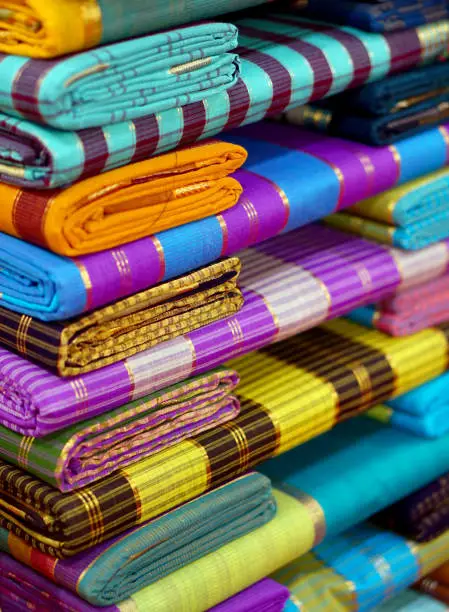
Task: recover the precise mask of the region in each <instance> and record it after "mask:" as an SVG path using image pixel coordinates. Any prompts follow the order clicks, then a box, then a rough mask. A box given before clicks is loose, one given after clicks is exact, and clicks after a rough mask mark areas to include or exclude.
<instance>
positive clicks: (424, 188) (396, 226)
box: [326, 168, 449, 250]
mask: <svg viewBox="0 0 449 612" xmlns="http://www.w3.org/2000/svg"><path fill="white" fill-rule="evenodd" d="M448 197H449V170H448V169H446V168H445V169H443V170H439V171H437V172H433V173H432V174H429V175H427V176H425V177H423V178H420V179H415V180H414V181H410V182H409V183H405V185H401V186H399V187H395V188H394V189H391V190H389V191H386V192H384V193H382V194H380V195H377V196H375V197H373V198H368V199H366V200H362V201H361V202H359V203H358V204H355V206H351V207H350V208H349V209H348V210H346V211H343V212H338V213H336V214H334V215H331V216H329V217H327V218H326V223H328V224H329V225H331V226H332V227H337V228H338V229H342V230H344V231H348V232H352V233H354V234H357V235H358V236H364V237H365V238H370V239H372V240H376V241H378V242H381V243H383V244H391V245H394V246H396V247H399V248H401V249H408V250H416V249H422V248H424V247H426V246H428V245H429V244H433V243H434V242H438V241H439V240H443V239H444V238H446V237H447V236H448V235H449V205H448Z"/></svg>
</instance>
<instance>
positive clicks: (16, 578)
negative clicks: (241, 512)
mask: <svg viewBox="0 0 449 612" xmlns="http://www.w3.org/2000/svg"><path fill="white" fill-rule="evenodd" d="M274 497H275V499H276V503H277V512H276V516H275V517H274V518H273V519H272V520H271V521H269V522H268V523H267V524H266V525H263V526H262V527H260V528H259V529H256V530H255V531H252V532H251V533H248V534H247V535H245V536H243V537H241V538H238V539H237V540H234V541H233V542H230V543H229V544H226V545H225V546H222V547H221V548H220V549H219V550H216V551H215V552H213V553H211V554H209V555H206V556H203V557H201V558H200V559H198V560H197V561H194V562H193V563H190V564H188V565H185V566H184V567H182V568H181V569H179V570H177V571H176V572H173V573H172V574H170V575H169V576H166V577H165V578H162V579H161V580H158V581H157V582H155V583H154V584H152V585H151V586H149V587H146V588H144V589H142V590H140V591H139V592H138V593H135V594H134V595H132V597H131V598H130V599H128V600H125V601H124V602H122V603H121V604H118V605H117V607H108V608H106V611H107V612H116V610H120V611H121V612H126V611H127V610H129V609H130V607H131V609H132V610H137V611H139V612H148V610H149V609H151V611H152V612H167V610H176V611H177V612H204V610H208V609H209V608H211V607H212V606H214V605H216V604H219V603H221V602H222V601H224V600H225V599H228V598H229V597H231V596H232V595H235V594H236V593H238V592H239V591H242V590H243V589H245V588H246V587H248V586H250V585H252V584H254V582H256V581H258V580H261V579H262V578H265V577H266V576H267V575H268V574H270V573H271V572H273V571H274V570H276V569H278V568H280V567H282V566H283V565H285V564H286V563H288V562H289V561H292V560H293V559H295V558H296V557H298V556H299V555H301V554H304V552H305V551H307V550H309V549H310V548H311V547H312V546H313V544H314V541H315V536H316V534H315V521H314V516H313V512H312V511H311V508H309V507H308V506H307V503H306V502H301V501H299V500H296V499H293V498H292V497H290V496H289V495H286V494H284V493H282V492H280V491H276V490H275V491H274ZM0 555H1V556H0V593H2V594H3V593H5V597H4V599H5V600H6V601H5V605H6V603H8V604H9V603H10V602H13V604H14V602H19V603H21V605H23V603H24V602H29V601H30V599H31V600H32V601H33V602H36V604H41V606H42V604H43V605H44V606H45V605H47V606H48V605H49V602H50V605H51V606H52V607H51V609H52V612H53V611H55V612H56V611H57V612H62V611H64V612H66V610H67V607H66V606H67V605H71V606H73V609H74V610H75V611H76V612H94V611H95V610H98V609H97V608H95V609H92V607H91V606H90V605H88V604H84V602H83V601H82V600H81V599H80V598H78V597H76V596H74V595H73V594H72V593H70V592H69V591H67V590H65V589H62V588H60V587H57V586H56V585H55V584H54V583H53V582H51V581H49V580H46V579H45V578H43V577H42V576H39V575H38V574H36V573H35V572H33V571H32V570H30V569H29V568H27V567H26V566H25V565H24V564H23V563H18V562H17V561H15V560H14V559H12V558H10V557H9V556H8V555H5V554H2V553H0ZM75 559H76V558H75ZM75 559H74V560H73V561H75ZM64 563H65V562H64ZM223 572H226V580H223ZM2 607H3V601H2Z"/></svg>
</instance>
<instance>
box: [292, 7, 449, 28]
mask: <svg viewBox="0 0 449 612" xmlns="http://www.w3.org/2000/svg"><path fill="white" fill-rule="evenodd" d="M290 2H291V4H292V7H293V8H298V9H300V10H302V11H303V12H304V13H305V14H306V15H310V16H311V17H317V18H318V19H327V20H329V21H333V22H335V23H341V24H343V25H345V26H352V27H354V28H361V29H362V30H368V31H369V32H392V31H395V30H403V29H405V28H414V27H416V26H419V25H422V24H424V23H432V22H434V21H438V20H440V19H448V18H449V8H448V6H447V2H446V1H445V0H338V2H335V1H334V0H290Z"/></svg>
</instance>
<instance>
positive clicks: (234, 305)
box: [0, 257, 243, 390]
mask: <svg viewBox="0 0 449 612" xmlns="http://www.w3.org/2000/svg"><path fill="white" fill-rule="evenodd" d="M117 262H118V263H120V265H122V266H125V263H124V261H123V260H121V259H120V258H118V259H117ZM239 273H240V261H239V260H238V259H237V258H236V257H232V258H230V259H223V260H222V261H219V262H217V263H215V264H212V265H210V266H207V267H205V268H201V269H200V270H197V271H195V272H192V273H191V274H187V275H185V276H181V277H179V278H177V279H174V280H172V281H168V282H166V283H162V284H161V285H156V287H153V288H151V289H147V290H146V291H142V292H140V293H136V294H134V295H132V296H130V297H128V298H125V299H124V300H121V301H119V302H115V303H114V304H111V305H109V306H105V307H104V308H101V309H98V310H95V311H93V312H92V313H90V314H86V315H84V316H81V317H78V318H76V319H71V320H69V321H61V322H47V323H46V322H43V321H39V320H38V319H33V318H31V317H28V316H26V315H20V314H18V313H15V312H14V311H12V310H7V309H6V308H2V307H0V344H1V345H3V346H5V347H7V348H8V349H10V350H12V351H14V352H15V353H18V354H23V355H24V356H25V357H27V358H28V359H32V360H33V361H36V362H37V363H39V364H42V365H43V366H45V367H46V368H49V369H52V370H54V371H56V372H57V373H58V374H59V375H60V376H74V375H78V374H81V373H83V372H90V371H93V370H98V369H99V368H102V367H104V366H106V365H109V364H113V363H116V362H118V361H120V360H123V359H126V358H128V357H130V356H132V355H135V354H137V353H139V352H140V351H143V350H146V349H148V348H150V347H152V346H156V345H158V344H161V343H162V342H165V341H167V340H171V339H172V338H176V337H178V336H181V335H182V334H185V333H188V332H190V331H193V330H194V329H198V328H201V327H203V326H206V325H208V324H210V323H212V322H214V321H217V320H219V319H224V318H225V317H228V316H231V315H233V314H235V313H236V312H238V311H239V310H240V308H241V306H242V305H243V296H242V293H241V291H240V289H239V288H238V287H237V280H238V276H239ZM76 384H78V383H75V385H76ZM82 386H83V384H82V383H81V388H82ZM81 388H80V389H79V390H81Z"/></svg>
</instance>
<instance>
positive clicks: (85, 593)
mask: <svg viewBox="0 0 449 612" xmlns="http://www.w3.org/2000/svg"><path fill="white" fill-rule="evenodd" d="M275 514H276V501H275V498H274V497H273V493H272V490H271V483H270V481H269V480H268V478H266V477H265V476H262V475H261V474H257V473H252V474H251V473H250V474H249V475H246V476H242V477H241V478H238V479H237V480H235V481H233V482H231V483H229V484H227V485H225V486H223V487H220V488H219V489H216V490H215V491H212V492H210V493H206V494H205V495H203V496H201V497H199V498H198V499H196V500H194V501H191V502H190V503H188V504H184V505H183V506H181V507H179V508H177V509H175V510H172V511H171V512H168V513H167V514H164V515H163V516H161V517H159V518H157V519H155V520H154V521H151V522H149V523H146V524H144V525H142V526H141V527H138V528H135V529H132V530H130V531H128V532H127V533H126V534H124V535H122V536H120V537H118V538H115V539H113V540H110V541H109V542H107V543H106V544H100V545H98V546H94V547H93V548H91V549H90V550H88V551H86V552H85V553H83V554H80V555H77V556H76V557H75V558H73V559H66V560H58V559H55V558H53V557H50V556H49V555H44V554H42V553H39V552H37V551H36V550H34V549H32V548H31V547H30V546H28V544H27V543H26V542H25V541H24V540H20V539H19V538H16V537H15V536H13V535H12V534H10V533H9V534H8V532H7V531H6V530H4V529H0V550H2V551H3V552H6V553H9V554H10V555H12V556H13V557H15V558H16V559H17V560H18V561H21V562H23V563H25V564H26V565H28V566H30V567H32V568H33V569H34V570H35V571H37V572H39V573H40V574H42V575H43V576H45V577H46V578H49V579H51V580H53V581H54V582H55V583H56V584H57V585H59V586H61V587H63V588H64V589H67V590H68V591H72V592H73V593H74V594H75V595H79V596H80V597H81V598H82V599H84V600H86V601H88V602H89V603H91V604H92V605H96V606H110V605H113V604H115V603H118V602H120V601H122V600H123V599H125V598H126V597H129V596H131V595H132V594H133V593H135V592H136V591H138V590H140V589H142V588H144V587H146V586H148V585H150V584H152V583H153V582H156V581H157V580H160V579H161V578H163V577H164V576H167V575H169V574H171V573H172V572H174V571H176V570H177V569H179V568H181V567H183V566H184V565H187V564H189V563H192V562H193V561H195V560H196V559H199V558H201V557H203V556H205V555H209V554H210V553H212V552H213V551H215V550H218V549H220V548H221V547H222V546H225V545H226V544H227V543H228V542H232V541H234V540H236V539H238V538H241V537H242V536H244V535H245V534H247V533H250V532H252V531H254V530H257V529H258V528H259V527H261V526H262V525H265V524H266V523H268V522H269V521H271V520H272V519H273V517H274V516H275ZM284 590H286V589H285V588H281V591H284ZM287 594H288V591H287ZM287 596H288V595H287ZM284 599H286V597H284Z"/></svg>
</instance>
